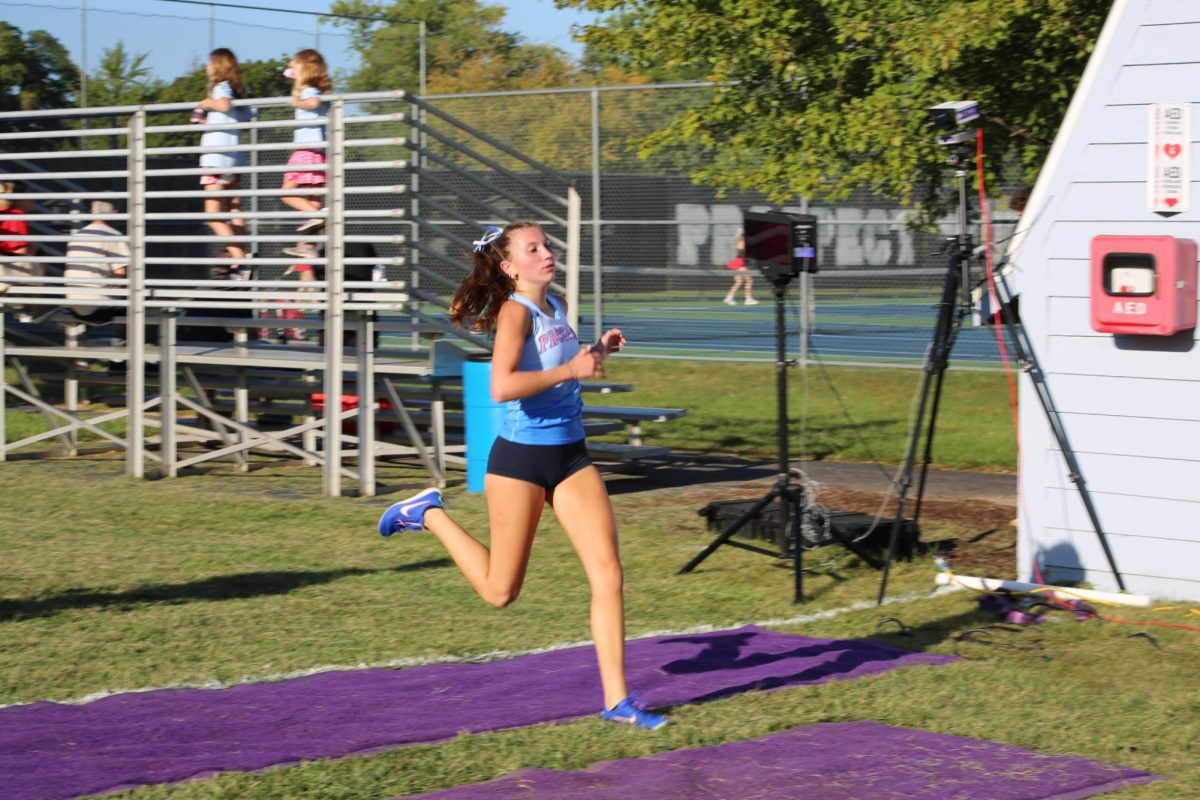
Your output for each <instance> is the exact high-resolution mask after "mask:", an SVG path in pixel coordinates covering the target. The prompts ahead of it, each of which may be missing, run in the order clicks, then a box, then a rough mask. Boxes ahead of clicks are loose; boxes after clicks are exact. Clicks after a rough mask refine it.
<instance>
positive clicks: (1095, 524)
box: [994, 270, 1125, 592]
mask: <svg viewBox="0 0 1200 800" xmlns="http://www.w3.org/2000/svg"><path fill="white" fill-rule="evenodd" d="M994 274H995V276H996V282H997V287H998V288H1002V289H1003V290H1004V297H1003V298H999V293H997V297H998V298H999V300H1000V316H1001V318H1002V319H1003V320H1004V328H1005V330H1006V331H1008V336H1009V339H1011V340H1012V343H1013V349H1014V350H1016V352H1017V359H1018V361H1019V362H1020V363H1021V365H1022V368H1023V369H1024V370H1025V372H1026V373H1028V375H1029V379H1030V381H1032V383H1033V387H1034V390H1035V392H1036V394H1037V397H1038V401H1039V402H1040V403H1041V406H1042V411H1043V412H1044V413H1045V415H1046V421H1047V422H1048V423H1049V424H1050V431H1051V432H1052V433H1053V434H1054V438H1055V440H1056V441H1057V442H1058V449H1059V452H1061V453H1062V454H1063V459H1064V460H1065V461H1066V462H1067V477H1069V478H1070V480H1071V482H1072V483H1074V484H1075V488H1076V489H1077V490H1078V492H1079V499H1080V500H1081V501H1082V502H1083V507H1084V510H1085V511H1086V512H1087V515H1088V519H1089V520H1091V523H1092V528H1093V529H1094V530H1095V531H1096V537H1097V538H1098V539H1099V540H1100V547H1101V549H1103V550H1104V557H1105V558H1107V559H1108V566H1109V568H1110V569H1112V573H1113V577H1114V578H1116V580H1117V588H1119V589H1120V590H1121V591H1122V592H1123V591H1125V581H1124V580H1123V579H1122V577H1121V571H1120V570H1119V569H1117V561H1116V558H1114V557H1113V554H1112V550H1111V549H1110V548H1109V546H1108V537H1107V536H1105V535H1104V529H1103V528H1101V527H1100V517H1099V515H1098V514H1097V513H1096V507H1095V506H1094V505H1093V504H1092V496H1091V494H1089V493H1088V490H1087V484H1086V482H1085V481H1084V479H1083V472H1082V470H1080V468H1079V462H1078V461H1077V460H1076V458H1075V451H1074V450H1072V449H1071V446H1070V444H1069V443H1068V442H1067V431H1066V429H1065V428H1063V425H1062V419H1061V418H1060V417H1059V415H1058V409H1056V408H1055V407H1054V400H1053V399H1052V398H1051V397H1050V389H1049V387H1048V386H1047V385H1046V376H1045V374H1043V373H1042V368H1041V366H1040V365H1038V363H1037V359H1036V358H1035V357H1034V355H1033V343H1032V342H1031V341H1030V340H1029V334H1028V332H1027V331H1026V330H1025V328H1024V327H1023V326H1019V325H1017V323H1016V321H1015V320H1014V319H1013V316H1012V308H1011V307H1010V306H1009V303H1010V302H1011V301H1012V293H1011V292H1010V291H1009V289H1008V281H1007V280H1006V279H1005V278H1004V274H1003V273H1002V272H1001V271H999V270H996V271H995V273H994Z"/></svg>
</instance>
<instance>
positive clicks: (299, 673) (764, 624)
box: [0, 586, 962, 710]
mask: <svg viewBox="0 0 1200 800" xmlns="http://www.w3.org/2000/svg"><path fill="white" fill-rule="evenodd" d="M956 591H962V589H961V588H960V587H958V586H939V587H937V588H936V589H934V590H933V591H931V592H912V593H910V594H905V595H900V596H898V597H892V598H884V601H883V603H882V604H877V603H875V602H874V601H872V600H858V601H856V602H853V603H851V604H849V605H846V606H841V607H839V608H830V609H826V610H824V611H815V612H813V613H811V614H800V615H797V616H794V617H787V618H784V619H768V620H760V621H758V622H734V623H730V624H727V625H721V626H716V625H696V626H693V627H690V628H683V629H681V630H662V631H649V632H646V633H639V634H637V635H636V636H630V637H629V639H628V641H635V640H637V639H650V638H653V637H655V636H687V635H690V634H694V633H712V632H713V631H719V630H729V629H731V628H741V627H743V626H745V625H757V626H758V627H760V628H770V627H782V626H786V625H802V624H804V623H807V622H820V621H821V620H826V619H833V618H834V617H840V616H842V615H843V614H851V613H853V612H855V611H865V610H868V609H871V608H879V607H881V606H895V605H904V604H906V603H911V602H913V601H915V600H925V599H929V598H933V597H938V596H940V595H943V594H949V593H950V592H956ZM591 643H592V641H591V640H590V639H585V640H583V641H578V642H559V643H557V644H552V645H548V646H546V647H539V648H536V649H533V650H492V651H489V652H487V653H476V654H474V655H467V656H451V655H443V656H413V657H410V658H397V659H393V660H390V661H375V662H372V663H365V662H364V663H360V664H325V665H322V666H319V667H309V668H308V669H301V670H293V671H291V672H276V673H273V674H270V675H244V676H242V677H240V678H237V679H235V680H231V681H199V682H193V683H168V684H165V685H163V686H146V687H142V688H139V689H113V690H111V691H109V690H105V691H99V692H92V693H91V694H86V695H84V696H82V697H74V698H71V699H68V700H30V701H27V702H21V703H9V704H7V705H0V710H2V709H6V708H17V707H20V706H27V705H32V704H33V703H41V702H51V703H60V704H62V705H86V704H87V703H91V702H94V701H96V700H103V699H104V698H106V697H115V696H117V695H125V694H143V693H145V692H160V691H164V690H167V689H231V688H233V687H234V686H242V685H245V684H252V683H277V682H279V681H288V680H294V679H296V678H306V677H308V676H310V675H321V674H323V673H326V672H351V671H354V670H361V669H404V668H407V667H425V666H430V665H433V664H483V663H487V662H489V661H500V660H502V659H506V658H517V657H519V656H532V655H538V654H540V653H552V652H554V651H556V650H566V649H568V648H571V647H582V646H585V645H590V644H591Z"/></svg>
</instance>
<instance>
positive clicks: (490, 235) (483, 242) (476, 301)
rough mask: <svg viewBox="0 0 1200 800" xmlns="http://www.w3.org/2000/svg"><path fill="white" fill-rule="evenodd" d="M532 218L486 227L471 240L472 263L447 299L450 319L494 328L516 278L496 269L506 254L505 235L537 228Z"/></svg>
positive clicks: (469, 325) (479, 328)
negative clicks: (503, 226)
mask: <svg viewBox="0 0 1200 800" xmlns="http://www.w3.org/2000/svg"><path fill="white" fill-rule="evenodd" d="M538 227H541V226H539V225H538V224H537V223H536V222H513V223H511V224H510V225H508V226H507V227H505V228H504V229H503V230H501V229H499V228H489V229H488V232H487V233H486V234H484V236H483V238H482V239H480V240H478V241H476V242H475V243H474V244H475V266H474V268H473V269H472V270H471V273H470V274H469V275H467V277H466V278H465V279H464V280H463V282H462V283H461V284H459V286H458V289H457V290H456V291H455V292H454V299H453V300H452V301H451V302H450V321H451V322H453V323H454V324H456V325H462V326H463V327H465V328H468V329H469V330H472V331H477V332H481V333H490V332H492V331H494V330H495V329H496V318H497V317H498V316H499V315H500V307H501V306H503V305H504V303H505V301H507V300H508V298H509V295H511V294H512V293H513V292H515V291H516V289H517V282H516V281H514V280H513V279H512V278H510V277H509V276H508V275H506V274H505V273H504V270H502V269H500V262H501V261H503V260H505V259H506V258H507V257H508V245H509V236H510V234H511V233H512V232H513V231H516V230H520V229H521V228H538Z"/></svg>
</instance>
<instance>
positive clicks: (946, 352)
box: [878, 165, 972, 603]
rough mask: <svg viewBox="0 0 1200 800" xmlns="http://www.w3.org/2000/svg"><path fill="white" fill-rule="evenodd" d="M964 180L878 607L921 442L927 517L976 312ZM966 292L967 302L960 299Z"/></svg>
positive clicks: (961, 174) (962, 173)
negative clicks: (945, 396) (966, 328)
mask: <svg viewBox="0 0 1200 800" xmlns="http://www.w3.org/2000/svg"><path fill="white" fill-rule="evenodd" d="M955 177H956V178H957V179H958V226H959V232H958V234H957V235H955V236H952V237H950V239H948V240H947V245H948V248H947V255H946V259H947V263H946V277H945V279H944V281H943V282H942V297H941V300H939V301H938V316H937V322H936V323H935V324H934V328H933V340H932V341H931V342H930V344H929V352H928V353H927V354H926V356H925V377H924V379H923V380H922V382H921V399H920V402H919V403H918V404H917V416H916V419H915V420H914V421H913V428H912V433H911V434H910V435H909V439H908V450H907V452H906V454H905V457H904V469H903V470H902V471H901V473H900V497H899V499H898V500H897V502H896V519H895V520H893V522H892V530H891V534H890V535H889V536H888V549H887V557H886V559H885V560H884V564H883V578H882V579H881V580H880V582H879V598H878V602H880V603H882V602H883V597H884V594H885V593H886V592H887V582H888V575H889V573H890V572H891V567H892V560H893V559H894V558H895V557H896V544H897V542H898V541H899V539H900V526H901V524H902V523H903V519H904V504H905V501H906V500H907V499H908V491H909V489H911V488H912V484H913V470H914V469H915V466H916V460H917V447H918V446H919V445H920V443H921V438H922V436H924V439H925V452H924V460H923V462H922V465H921V478H920V483H919V486H918V490H917V501H916V504H915V505H914V512H913V523H914V524H916V523H917V520H918V518H919V516H920V513H921V500H922V498H923V497H924V494H925V478H926V475H927V474H928V472H929V465H930V463H931V462H932V461H933V434H934V430H935V428H936V426H937V413H938V406H940V405H941V401H942V387H943V385H944V384H945V380H946V367H948V366H949V365H950V351H951V350H952V349H953V348H954V341H955V339H957V338H958V332H959V331H960V330H961V329H962V320H963V317H964V316H965V315H966V313H967V310H968V309H969V308H970V307H971V292H970V288H969V287H970V282H969V280H968V270H969V269H970V266H971V247H972V243H971V234H970V232H969V231H968V229H967V227H968V224H969V220H968V218H967V170H966V168H965V165H964V166H960V167H959V169H957V170H956V171H955ZM960 293H961V297H960ZM931 389H932V391H933V402H932V404H931V403H930V397H929V393H930V390H931ZM927 408H928V409H929V426H928V429H926V427H925V411H926V409H927Z"/></svg>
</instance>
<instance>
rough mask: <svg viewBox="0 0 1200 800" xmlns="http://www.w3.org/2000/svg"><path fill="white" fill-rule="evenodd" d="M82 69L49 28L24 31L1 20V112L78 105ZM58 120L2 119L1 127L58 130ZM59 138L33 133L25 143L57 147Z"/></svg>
mask: <svg viewBox="0 0 1200 800" xmlns="http://www.w3.org/2000/svg"><path fill="white" fill-rule="evenodd" d="M78 86H79V70H78V69H76V67H75V65H74V64H73V63H71V58H70V56H69V55H68V53H67V50H66V48H65V47H63V46H62V43H60V42H59V41H58V40H57V39H55V38H54V37H53V36H51V35H50V34H49V33H47V32H46V31H30V32H29V33H27V34H22V32H21V30H20V29H19V28H17V27H15V26H13V25H10V24H8V23H7V22H0V111H31V110H39V109H48V108H70V107H72V106H74V105H75V96H76V95H75V91H76V89H77V87H78ZM61 127H62V123H61V121H59V120H53V119H46V118H40V119H39V118H31V119H28V120H22V121H20V122H0V130H4V131H25V132H28V133H36V132H37V131H45V130H58V129H60V128H61ZM58 144H59V142H58V140H55V139H46V138H39V137H36V136H30V137H29V139H28V140H27V141H26V142H24V143H23V144H22V146H23V147H28V148H29V149H34V150H45V149H50V148H53V147H57V146H58Z"/></svg>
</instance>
